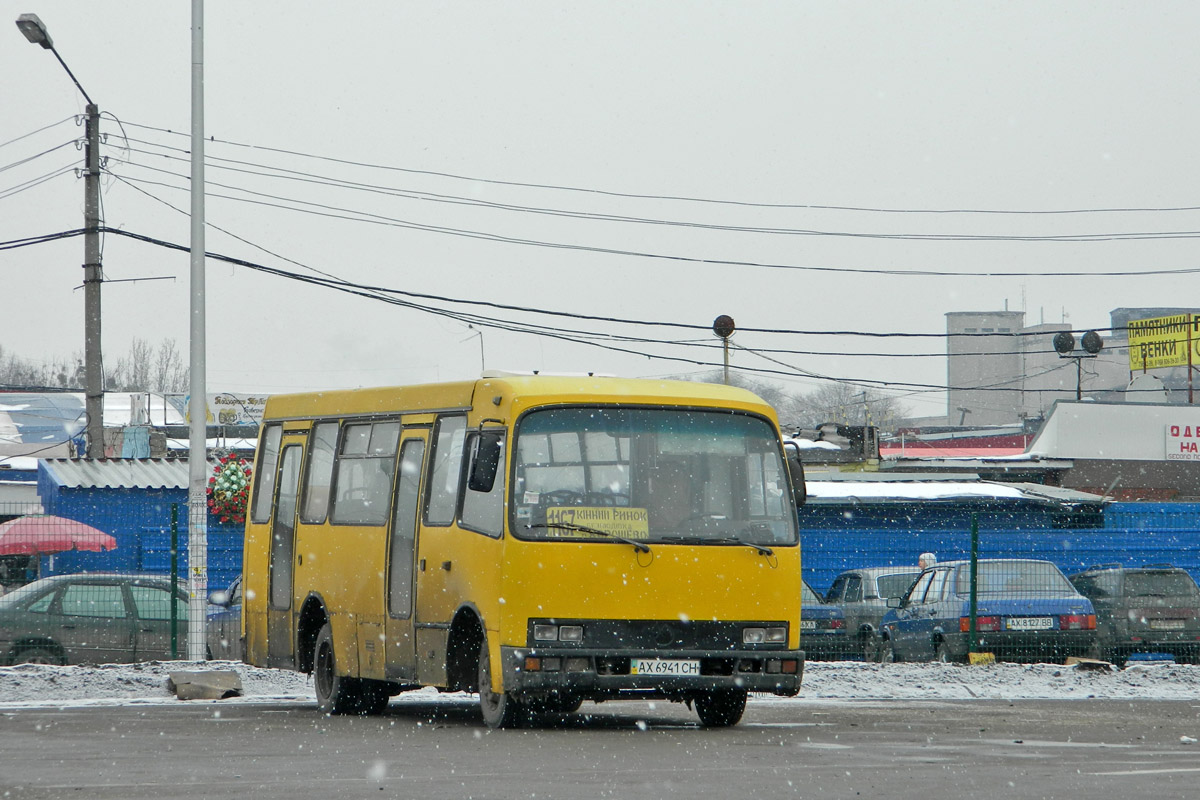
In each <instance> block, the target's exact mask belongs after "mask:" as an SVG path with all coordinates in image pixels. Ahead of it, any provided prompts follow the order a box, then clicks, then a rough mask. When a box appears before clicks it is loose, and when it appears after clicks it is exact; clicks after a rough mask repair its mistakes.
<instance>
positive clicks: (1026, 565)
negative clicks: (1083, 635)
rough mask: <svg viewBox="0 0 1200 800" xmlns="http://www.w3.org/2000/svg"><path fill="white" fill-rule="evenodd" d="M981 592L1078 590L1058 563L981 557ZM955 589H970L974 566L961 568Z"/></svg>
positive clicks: (979, 581)
mask: <svg viewBox="0 0 1200 800" xmlns="http://www.w3.org/2000/svg"><path fill="white" fill-rule="evenodd" d="M978 584H979V588H978V590H977V591H978V593H979V594H993V595H1009V594H1021V595H1026V594H1075V593H1076V592H1075V588H1074V587H1073V586H1072V585H1071V582H1070V581H1068V580H1067V578H1066V576H1065V575H1063V574H1062V573H1061V572H1059V570H1058V567H1056V566H1054V565H1053V564H1051V563H1050V562H1048V561H980V562H979V578H978ZM954 590H955V591H956V592H957V593H958V594H964V595H965V594H970V593H971V566H970V565H969V564H963V565H962V566H960V567H959V568H958V578H957V581H956V583H955V587H954Z"/></svg>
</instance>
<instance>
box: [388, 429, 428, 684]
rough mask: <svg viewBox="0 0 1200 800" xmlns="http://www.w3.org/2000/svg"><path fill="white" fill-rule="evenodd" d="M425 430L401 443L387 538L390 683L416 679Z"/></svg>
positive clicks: (405, 437)
mask: <svg viewBox="0 0 1200 800" xmlns="http://www.w3.org/2000/svg"><path fill="white" fill-rule="evenodd" d="M427 437H428V434H427V432H426V431H421V430H417V431H411V430H406V431H405V436H404V439H403V440H402V441H401V444H400V466H399V470H398V471H399V476H398V477H397V478H396V499H395V502H393V503H392V521H391V535H390V536H389V537H388V565H387V618H386V621H385V622H384V640H385V641H386V644H387V648H386V653H387V655H386V662H385V671H386V676H387V680H389V681H398V682H404V681H412V680H415V679H416V676H417V665H416V639H415V636H414V633H413V607H414V602H413V601H414V599H415V594H416V592H415V589H416V581H415V577H416V572H415V565H416V550H417V547H416V545H417V529H418V526H417V506H418V500H419V498H420V496H421V474H422V472H423V470H422V465H423V463H424V460H425V444H426V440H427Z"/></svg>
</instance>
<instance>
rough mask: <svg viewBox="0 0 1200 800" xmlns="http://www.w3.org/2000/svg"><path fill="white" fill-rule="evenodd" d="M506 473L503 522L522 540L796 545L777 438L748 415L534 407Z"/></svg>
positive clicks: (521, 427) (521, 428) (762, 421)
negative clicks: (509, 478) (508, 492)
mask: <svg viewBox="0 0 1200 800" xmlns="http://www.w3.org/2000/svg"><path fill="white" fill-rule="evenodd" d="M513 477H514V480H513V484H512V486H513V494H512V502H511V503H510V504H509V509H510V513H511V515H512V517H511V519H510V524H511V526H512V528H511V529H512V531H513V533H514V534H515V535H516V536H517V537H518V538H522V539H566V540H579V539H588V540H597V541H603V540H612V537H614V536H617V537H623V538H625V539H633V540H637V541H657V542H664V543H683V544H729V545H737V544H751V545H780V544H782V545H789V544H794V543H796V541H797V532H796V516H795V509H794V508H793V507H792V497H791V491H790V487H789V484H788V480H789V475H788V471H787V466H786V465H785V464H784V461H783V455H782V451H781V449H780V444H779V438H778V436H777V434H776V433H775V430H774V428H773V426H772V425H771V423H769V422H768V421H766V420H765V419H762V418H760V417H755V416H751V415H748V414H740V413H731V412H729V411H711V410H698V409H682V408H680V409H662V408H654V409H650V408H628V407H623V408H611V407H603V406H600V407H588V408H581V407H569V408H562V407H559V408H547V409H541V410H537V411H533V412H530V413H529V414H526V415H525V417H524V418H522V419H521V421H520V423H519V425H518V427H517V432H516V444H515V448H514V473H513Z"/></svg>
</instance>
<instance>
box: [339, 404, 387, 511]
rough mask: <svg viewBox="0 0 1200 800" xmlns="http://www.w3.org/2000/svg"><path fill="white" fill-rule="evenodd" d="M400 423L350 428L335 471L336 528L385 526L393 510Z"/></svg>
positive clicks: (367, 424)
mask: <svg viewBox="0 0 1200 800" xmlns="http://www.w3.org/2000/svg"><path fill="white" fill-rule="evenodd" d="M399 440H400V423H399V422H374V423H372V422H365V423H358V424H355V425H346V426H345V428H344V429H343V434H342V446H341V450H340V452H339V453H338V457H337V466H336V468H335V470H334V474H335V476H336V483H335V485H334V498H333V512H332V514H330V521H332V522H333V523H334V524H335V525H337V524H349V525H383V524H384V523H386V522H387V518H388V511H389V509H390V508H391V495H392V471H393V469H394V468H395V462H396V446H397V444H398V443H399Z"/></svg>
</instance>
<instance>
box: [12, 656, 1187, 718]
mask: <svg viewBox="0 0 1200 800" xmlns="http://www.w3.org/2000/svg"><path fill="white" fill-rule="evenodd" d="M196 668H197V665H196V664H194V663H192V662H182V661H176V662H150V663H146V664H106V665H99V666H76V667H55V666H47V665H42V664H24V665H21V666H16V667H0V708H22V707H31V706H36V707H64V706H81V705H134V704H146V703H177V702H180V701H179V700H176V699H175V696H174V695H173V694H171V693H169V692H168V691H167V688H166V683H167V675H168V673H170V672H172V671H176V670H191V669H196ZM199 668H200V669H206V668H211V669H232V670H235V671H236V672H237V673H238V674H239V675H240V676H241V679H242V687H243V692H244V694H243V696H242V697H241V698H232V699H228V700H214V701H204V702H213V703H220V704H230V703H264V702H267V703H269V702H280V703H296V702H313V703H315V702H316V700H315V696H314V694H313V686H312V681H311V680H310V679H309V677H308V676H307V675H302V674H299V673H295V672H286V671H281V670H271V669H260V668H258V667H251V666H248V665H246V664H241V663H237V662H229V661H210V662H207V663H206V664H204V665H200V666H199ZM1196 697H1200V667H1197V666H1191V665H1176V664H1141V665H1131V666H1129V667H1128V668H1126V669H1124V670H1121V671H1116V670H1109V669H1103V670H1093V669H1088V670H1085V669H1078V668H1075V667H1064V666H1057V665H1053V664H1029V665H1026V664H991V665H986V666H970V667H968V666H961V665H955V664H864V663H858V662H840V663H822V662H810V663H809V664H807V665H806V666H805V670H804V688H803V690H802V691H801V693H800V696H799V697H797V698H776V697H767V696H756V697H755V698H754V699H753V700H752V701H751V702H752V703H760V702H762V703H767V702H770V703H801V704H803V703H806V702H814V701H816V702H821V701H831V700H846V699H852V700H887V699H894V700H921V699H927V700H970V699H980V700H1017V699H1081V700H1082V699H1090V698H1098V699H1116V700H1133V699H1138V700H1194V699H1195V698H1196ZM406 701H418V702H421V703H429V702H430V701H436V702H445V703H454V704H461V703H468V702H474V697H472V696H470V695H462V694H443V695H439V694H438V693H437V692H435V691H434V690H432V689H423V690H420V691H417V692H409V693H406V694H403V695H401V696H400V697H398V698H395V699H394V700H393V701H392V702H393V703H404V702H406ZM196 702H199V701H196Z"/></svg>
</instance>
